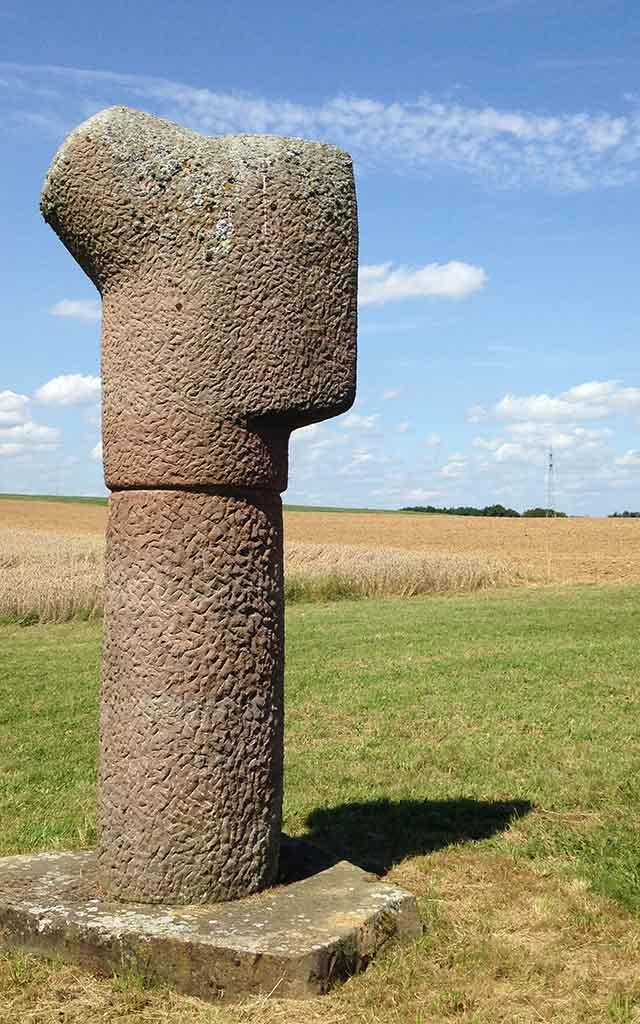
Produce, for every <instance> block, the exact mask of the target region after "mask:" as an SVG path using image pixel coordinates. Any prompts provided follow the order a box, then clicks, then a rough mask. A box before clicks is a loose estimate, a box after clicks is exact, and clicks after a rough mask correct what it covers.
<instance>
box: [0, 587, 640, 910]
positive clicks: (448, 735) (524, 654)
mask: <svg viewBox="0 0 640 1024" xmlns="http://www.w3.org/2000/svg"><path fill="white" fill-rule="evenodd" d="M639 599H640V591H639V589H638V588H633V587H632V588H609V589H605V588H601V589H594V588H590V589H587V588H583V589H572V590H553V591H548V590H544V591H540V590H528V591H523V592H521V593H517V594H514V593H513V592H510V593H508V594H494V595H491V596H482V597H473V598H472V597H465V598H457V599H444V600H442V599H440V600H413V601H406V600H405V601H394V600H388V601H369V602H366V603H359V602H342V603H339V604H331V605H321V606H311V605H308V606H301V607H295V608H292V609H290V610H289V612H288V632H287V641H288V656H287V659H288V660H287V774H286V803H285V819H286V821H285V824H286V827H287V829H288V830H289V831H291V832H295V833H308V834H310V835H312V836H313V837H314V838H315V839H317V840H318V841H320V842H321V843H323V844H324V845H326V846H328V847H330V848H332V849H333V850H334V852H336V853H338V854H340V855H345V856H349V857H352V858H354V859H356V860H357V861H358V862H360V863H363V864H365V865H366V866H368V867H371V868H374V869H387V868H389V867H390V866H391V865H392V864H394V863H397V862H398V861H400V860H402V859H403V857H405V856H408V855H415V854H418V853H420V852H423V853H426V852H428V851H430V850H433V849H436V848H438V847H440V846H442V845H444V844H446V843H448V842H450V841H452V840H457V839H465V838H477V839H482V838H484V841H485V842H486V843H492V844H494V845H497V846H500V844H501V843H502V844H503V843H504V842H505V840H504V838H502V830H503V828H504V827H506V826H507V825H508V824H509V821H510V819H511V818H512V817H520V821H519V822H518V829H519V832H520V838H521V840H522V841H521V842H520V843H519V844H518V845H517V855H518V856H520V857H525V858H550V859H552V860H553V861H554V862H558V864H559V865H560V866H561V868H562V869H563V870H564V869H568V870H572V871H575V872H576V873H577V874H579V875H582V876H584V877H588V878H589V879H591V880H592V881H593V882H594V884H595V885H596V886H597V887H598V888H599V889H600V890H601V891H603V892H606V893H608V894H610V895H613V896H615V897H616V898H617V899H619V900H621V901H622V902H624V903H625V904H626V905H627V906H628V907H630V908H632V909H634V910H640V839H639V835H640V833H639V832H638V828H637V825H638V823H639V822H640V781H639V780H640V773H639V772H638V768H639V764H640V737H639V736H638V730H637V722H638V702H639V697H638V691H637V679H638V671H639V668H640V665H639V657H638V651H637V643H636V636H637V626H638V611H637V609H638V603H639ZM0 636H1V637H2V640H1V642H2V647H3V653H4V657H3V661H4V672H3V679H4V682H3V683H2V689H1V691H0V694H1V707H2V717H1V719H0V751H1V753H0V771H1V780H2V781H1V782H0V798H1V803H0V813H1V818H0V820H1V823H2V829H1V833H0V849H1V850H2V852H4V853H10V852H13V851H19V850H34V849H40V848H45V847H50V846H64V845H69V844H71V845H78V844H79V845H83V844H86V843H87V842H88V841H90V840H91V839H92V836H93V780H94V764H95V755H96V741H95V732H96V724H95V716H96V710H97V686H98V675H99V655H98V648H99V637H100V629H99V627H98V626H95V625H92V624H83V623H75V624H69V625H61V626H53V627H42V626H34V627H30V628H20V627H3V628H2V630H1V631H0ZM531 812H532V813H531ZM509 842H510V848H511V849H513V842H512V841H511V840H510V841H509Z"/></svg>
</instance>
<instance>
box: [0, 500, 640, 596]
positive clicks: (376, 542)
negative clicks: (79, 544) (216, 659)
mask: <svg viewBox="0 0 640 1024" xmlns="http://www.w3.org/2000/svg"><path fill="white" fill-rule="evenodd" d="M105 522H106V507H105V506H101V505H84V504H80V503H78V504H75V503H73V502H55V501H42V502H39V501H20V500H19V499H16V500H12V499H6V500H3V501H1V502H0V527H1V526H8V527H20V528H22V529H32V530H47V531H51V532H59V533H60V532H62V533H72V534H86V533H101V532H103V531H104V527H105ZM285 532H286V538H287V540H289V541H310V542H313V543H316V544H358V545H366V546H367V547H371V548H376V547H385V548H404V549H406V550H409V551H425V552H451V553H454V554H478V555H492V556H496V557H498V558H502V559H505V560H508V561H510V562H513V563H515V564H516V565H518V566H520V567H522V568H523V569H525V570H527V571H528V572H530V574H531V575H532V576H534V577H537V578H540V579H543V580H544V579H549V580H550V581H553V582H560V583H614V582H627V583H633V582H640V520H632V519H627V520H624V519H552V520H548V519H490V518H483V517H479V516H478V517H475V516H429V515H424V516H421V515H400V514H398V515H381V514H376V513H366V512H358V513H349V512H286V513H285Z"/></svg>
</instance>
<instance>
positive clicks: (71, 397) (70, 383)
mask: <svg viewBox="0 0 640 1024" xmlns="http://www.w3.org/2000/svg"><path fill="white" fill-rule="evenodd" d="M36 398H37V399H38V401H39V402H46V403H47V404H49V405H84V403H85V402H95V401H96V400H97V399H99V398H100V378H99V377H92V376H83V374H81V373H67V374H62V375H61V376H59V377H53V378H52V379H51V380H49V381H47V383H46V384H43V385H42V387H40V388H38V390H37V391H36Z"/></svg>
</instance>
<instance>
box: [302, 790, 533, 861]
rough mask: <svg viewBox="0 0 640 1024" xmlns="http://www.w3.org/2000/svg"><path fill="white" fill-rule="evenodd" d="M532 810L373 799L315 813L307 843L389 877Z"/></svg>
mask: <svg viewBox="0 0 640 1024" xmlns="http://www.w3.org/2000/svg"><path fill="white" fill-rule="evenodd" d="M531 810H533V804H531V803H529V801H528V800H504V801H498V800H464V799H460V800H370V801H367V802H362V803H350V804H340V805H338V806H337V807H321V808H318V809H317V810H315V811H312V812H311V814H310V815H309V817H308V818H307V821H306V826H307V834H306V835H305V837H304V840H305V841H306V843H307V844H310V846H312V847H320V849H321V850H322V851H324V852H325V853H326V857H327V860H328V861H330V862H331V863H335V862H336V861H338V860H349V861H351V862H352V863H353V864H358V865H359V866H360V867H362V868H364V869H365V870H366V871H374V872H376V874H384V873H385V872H386V871H389V869H390V868H391V867H392V866H393V865H394V864H397V863H399V861H401V860H404V858H405V857H410V856H414V857H415V856H419V855H420V854H425V853H432V852H433V851H435V850H441V849H443V847H445V846H451V844H453V843H465V842H472V841H474V840H478V839H488V838H489V837H490V836H492V835H495V834H496V833H497V832H503V831H504V830H505V829H507V828H508V827H509V825H510V824H511V823H512V822H513V821H515V820H517V819H518V818H522V817H524V815H525V814H528V813H529V812H530V811H531ZM324 866H328V863H327V864H325V865H324Z"/></svg>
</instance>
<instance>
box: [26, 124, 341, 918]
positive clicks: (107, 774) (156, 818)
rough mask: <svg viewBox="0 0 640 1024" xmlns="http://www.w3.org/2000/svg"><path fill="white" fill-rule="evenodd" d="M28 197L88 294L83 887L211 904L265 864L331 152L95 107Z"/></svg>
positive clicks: (324, 399)
mask: <svg viewBox="0 0 640 1024" xmlns="http://www.w3.org/2000/svg"><path fill="white" fill-rule="evenodd" d="M41 208H42V212H43V215H44V217H45V220H46V221H47V222H48V223H49V224H50V225H51V226H52V227H53V228H54V230H55V231H56V232H57V234H58V235H59V236H60V238H61V240H62V241H63V243H64V244H65V246H66V247H67V248H68V249H69V251H70V252H71V253H72V255H73V256H74V257H75V259H76V260H77V261H78V263H79V264H80V265H81V266H82V267H83V269H84V270H85V271H86V273H87V274H88V275H89V277H90V278H91V280H92V281H93V282H94V284H95V285H96V287H97V288H98V290H99V291H100V293H101V295H102V299H103V321H102V381H103V446H104V467H105V479H106V483H107V486H108V487H109V488H110V490H111V491H112V492H113V493H112V496H111V498H110V503H109V523H108V530H107V556H106V593H105V627H104V630H105V637H104V640H105V643H104V661H103V683H102V704H101V738H100V782H99V849H98V864H99V871H100V876H101V883H102V885H103V886H104V888H105V889H106V890H107V891H108V892H109V893H110V894H111V895H112V896H113V897H115V898H117V899H122V900H137V901H142V902H158V903H163V902H165V903H194V902H214V901H218V900H228V899H234V898H236V897H240V896H244V895H246V894H248V893H252V892H256V891H258V890H260V889H263V888H265V887H266V886H268V885H270V884H271V883H272V882H273V881H274V879H275V875H276V871H277V861H278V846H279V837H280V826H281V799H282V727H283V694H282V689H283V668H284V665H283V580H282V511H281V508H282V507H281V501H280V496H279V492H280V491H281V490H283V489H284V488H285V487H286V485H287V449H288V440H289V435H290V433H291V431H292V430H293V429H295V428H296V427H300V426H303V425H304V424H307V423H311V422H314V421H317V420H322V419H325V418H327V417H330V416H333V415H336V414H338V413H341V412H343V411H344V410H346V409H348V408H349V406H350V405H351V404H352V402H353V399H354V395H355V334H356V276H357V222H356V203H355V192H354V185H353V175H352V168H351V161H350V159H349V157H348V156H347V154H345V153H343V152H342V151H341V150H339V149H336V148H334V147H332V146H327V145H322V144H320V143H317V142H307V141H301V140H298V139H287V138H279V137H276V136H267V135H263V136H259V135H236V136H220V137H211V138H207V137H204V136H201V135H198V134H196V133H194V132H191V131H187V130H185V129H183V128H180V127H178V126H177V125H174V124H172V123H170V122H168V121H164V120H160V119H158V118H155V117H151V116H149V115H147V114H144V113H140V112H138V111H134V110H130V109H128V108H125V107H113V108H110V109H108V110H105V111H102V112H101V113H99V114H97V115H96V116H95V117H92V118H91V119H90V120H89V121H87V122H85V123H84V124H83V125H81V126H80V127H79V128H78V129H76V130H75V131H74V132H73V133H72V134H71V135H70V136H69V137H68V139H67V140H66V141H65V142H64V144H63V145H62V147H61V148H60V150H59V151H58V153H57V154H56V156H55V158H54V160H53V163H52V165H51V168H50V170H49V173H48V176H47V179H46V182H45V185H44V189H43V193H42V199H41Z"/></svg>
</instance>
